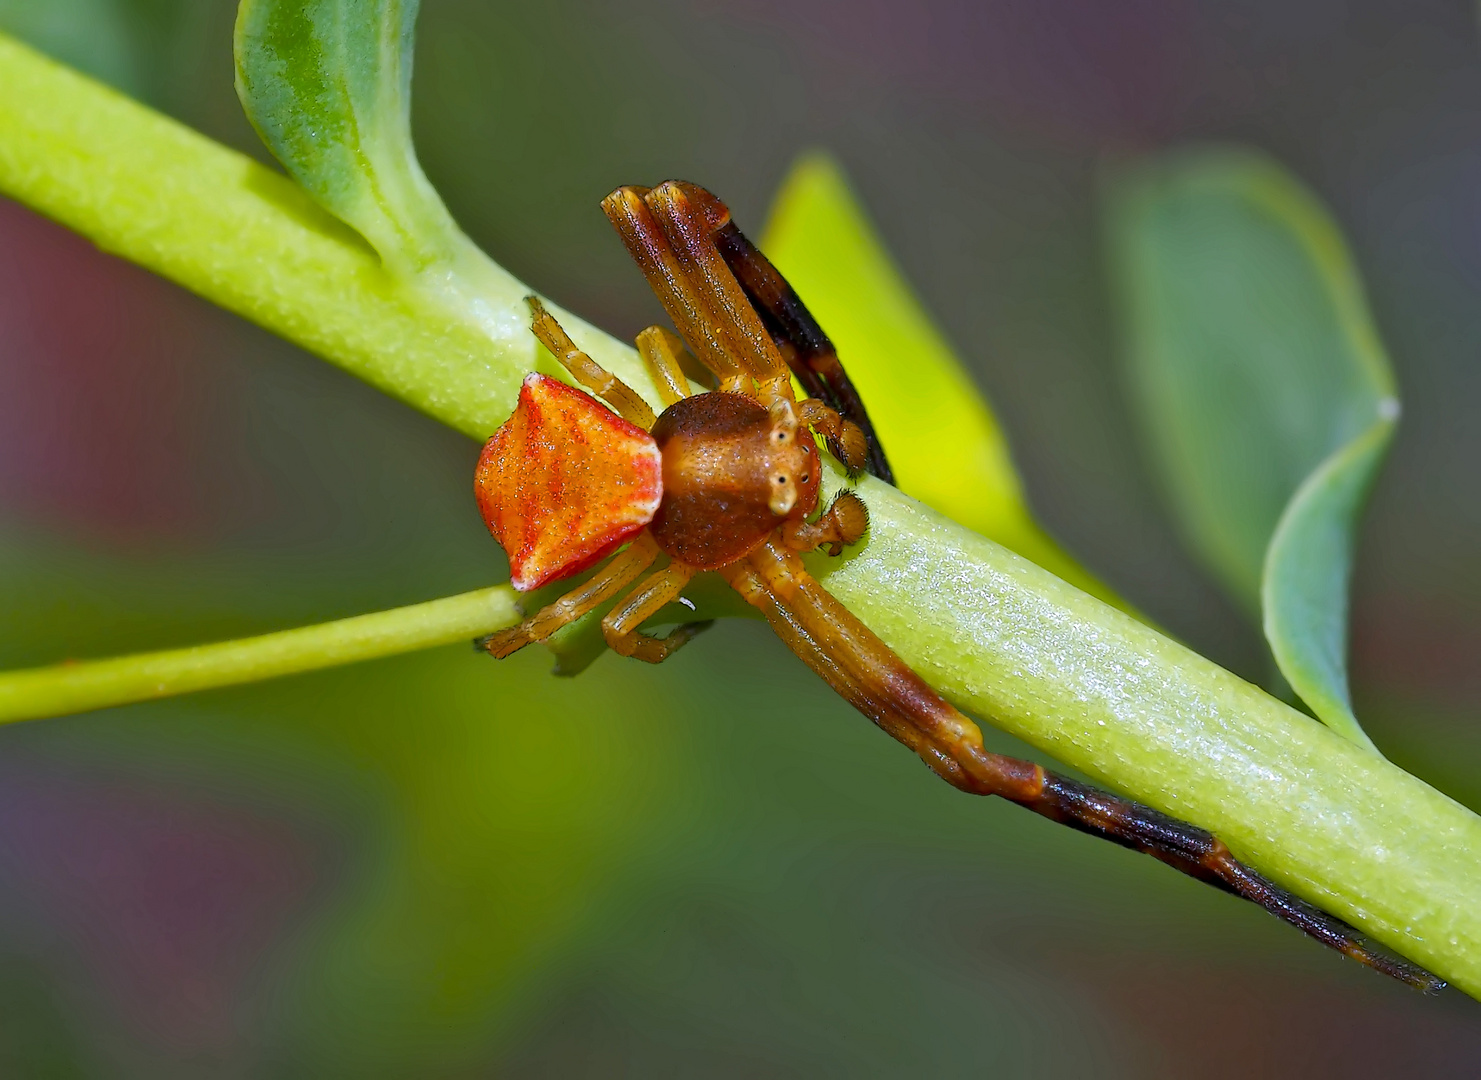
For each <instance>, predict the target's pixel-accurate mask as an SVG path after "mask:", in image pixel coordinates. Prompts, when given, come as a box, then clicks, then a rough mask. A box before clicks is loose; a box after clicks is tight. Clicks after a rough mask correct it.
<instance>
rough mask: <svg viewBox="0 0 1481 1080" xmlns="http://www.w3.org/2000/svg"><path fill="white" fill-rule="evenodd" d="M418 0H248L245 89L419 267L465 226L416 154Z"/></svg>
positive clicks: (328, 184)
mask: <svg viewBox="0 0 1481 1080" xmlns="http://www.w3.org/2000/svg"><path fill="white" fill-rule="evenodd" d="M418 7H419V2H418V0H307V2H304V0H243V2H242V4H241V6H240V8H238V10H237V25H236V67H237V94H238V96H239V97H240V98H241V99H242V107H243V108H244V109H245V110H246V112H247V117H248V119H250V120H251V121H252V124H253V126H254V127H256V128H257V131H258V133H259V134H260V135H261V136H262V141H263V142H265V143H266V144H267V147H268V149H269V150H271V151H272V152H273V154H274V156H276V157H277V159H278V160H279V161H281V162H282V163H283V165H284V167H285V168H287V170H288V172H289V173H290V174H291V175H292V176H293V178H294V179H295V180H297V181H298V182H299V184H301V185H302V186H303V187H304V188H305V189H306V190H307V191H308V192H309V193H310V194H312V195H313V196H314V198H315V199H316V200H317V201H318V202H319V204H320V205H321V206H323V207H324V208H326V209H327V210H329V211H330V212H331V213H333V214H334V215H335V216H336V217H338V218H339V219H340V220H342V221H344V222H346V223H347V224H349V225H351V226H352V227H354V228H355V229H356V230H358V231H359V232H360V234H361V235H362V236H364V237H365V238H366V239H367V240H369V241H370V243H371V244H372V246H374V247H375V249H376V251H377V252H379V253H380V256H381V258H382V259H384V260H385V261H386V263H387V264H388V265H391V266H393V267H395V268H398V269H402V270H407V271H420V270H424V269H426V268H427V267H428V266H429V265H431V264H433V263H436V262H439V261H443V260H445V259H447V258H448V257H450V256H451V255H452V254H453V253H454V252H455V251H456V250H457V248H458V246H459V240H460V237H461V234H460V233H459V232H458V230H457V227H456V226H455V225H454V224H453V221H452V218H451V216H450V215H449V214H448V212H447V209H446V207H444V206H443V204H442V200H441V199H440V198H439V197H438V195H437V192H436V191H434V190H433V188H432V185H431V184H430V183H429V182H428V181H427V178H426V176H425V175H423V173H422V169H421V166H420V165H419V164H417V159H416V152H415V150H414V149H413V147H412V141H411V65H412V39H413V25H414V23H415V21H416V15H417V8H418Z"/></svg>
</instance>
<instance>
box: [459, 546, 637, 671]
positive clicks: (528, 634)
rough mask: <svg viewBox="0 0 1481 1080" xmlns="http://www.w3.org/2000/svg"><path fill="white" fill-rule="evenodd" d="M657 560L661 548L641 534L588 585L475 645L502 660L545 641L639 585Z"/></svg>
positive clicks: (598, 572) (480, 639)
mask: <svg viewBox="0 0 1481 1080" xmlns="http://www.w3.org/2000/svg"><path fill="white" fill-rule="evenodd" d="M656 558H658V545H657V544H655V543H654V542H653V538H652V537H651V536H649V535H648V534H647V533H646V532H644V533H641V534H640V535H639V536H638V538H637V539H636V540H634V541H633V542H632V544H630V545H629V546H628V548H627V550H626V551H623V552H620V553H619V554H618V555H617V556H616V557H615V558H613V559H612V561H611V562H609V563H608V564H607V565H606V566H604V567H603V568H602V569H600V570H598V571H597V573H596V576H595V577H593V578H592V579H591V580H589V581H587V582H586V584H584V585H582V586H580V587H579V588H577V589H573V590H572V591H571V592H568V593H566V595H565V596H562V597H561V598H560V599H559V600H556V601H555V602H554V603H551V604H547V605H546V606H545V607H543V608H541V609H540V610H539V611H537V612H536V613H535V614H533V615H531V616H530V617H529V618H528V619H526V620H525V621H524V622H522V623H520V624H519V625H518V626H511V627H509V628H508V629H507V630H500V631H499V632H498V633H497V634H489V635H488V636H487V637H481V638H479V639H478V640H477V641H475V642H474V643H473V645H474V647H475V648H478V649H482V650H483V651H484V652H487V653H488V654H489V655H491V656H493V657H495V658H497V659H500V660H502V659H503V658H504V657H506V656H508V655H509V654H510V653H513V652H516V651H518V650H519V649H522V648H524V647H525V646H526V645H530V644H533V643H534V642H537V641H544V640H545V639H546V638H548V637H549V636H550V635H551V634H553V633H555V632H556V631H557V630H559V629H560V628H561V627H562V626H565V625H566V624H567V623H571V622H575V621H576V620H577V619H579V618H581V616H583V615H585V614H587V613H588V612H590V611H594V610H595V609H596V608H599V607H601V606H602V604H604V603H606V602H607V601H608V600H610V599H612V597H614V596H616V595H617V594H618V593H620V592H621V591H622V590H623V589H624V588H626V587H627V586H628V585H631V584H632V583H633V582H634V581H636V580H637V579H638V577H639V575H641V574H642V572H643V571H644V570H646V569H648V567H649V566H651V565H652V564H653V560H654V559H656Z"/></svg>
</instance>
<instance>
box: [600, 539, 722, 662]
mask: <svg viewBox="0 0 1481 1080" xmlns="http://www.w3.org/2000/svg"><path fill="white" fill-rule="evenodd" d="M698 572H699V571H698V570H697V569H696V568H695V567H693V566H690V565H688V564H687V563H681V562H677V561H675V562H671V563H669V564H668V566H667V567H665V568H664V569H662V570H659V571H658V572H657V573H655V574H653V575H651V576H650V577H649V578H648V579H647V580H646V581H644V582H643V584H642V585H640V586H639V587H638V588H636V589H634V590H633V591H632V593H630V594H629V595H628V597H627V598H626V599H625V600H623V601H622V603H620V604H618V605H617V606H616V607H615V608H613V609H612V610H611V611H610V612H608V613H607V617H606V618H605V619H603V620H602V635H603V636H604V637H605V638H606V639H607V644H608V645H610V646H611V647H612V650H613V651H614V652H619V653H621V654H622V655H623V656H635V657H637V658H638V659H639V660H646V661H647V662H648V663H650V664H661V663H663V662H664V661H665V660H667V659H668V657H669V655H670V654H671V653H672V652H673V651H674V650H675V649H677V648H679V646H681V645H683V644H685V643H686V642H688V641H690V640H691V639H693V638H694V637H695V635H697V634H699V633H700V632H701V631H704V630H708V629H709V628H710V627H711V626H712V625H714V622H715V620H714V619H706V620H703V621H699V622H690V623H684V624H683V625H682V626H679V627H676V628H675V629H673V630H671V631H669V634H668V636H667V637H661V638H660V637H653V636H652V635H651V634H641V633H639V632H638V627H640V626H642V625H643V623H645V622H647V621H648V620H649V619H651V618H652V617H653V616H654V615H656V614H658V610H659V609H660V608H661V607H663V606H664V605H665V604H668V603H672V602H673V601H675V600H677V599H678V598H679V594H680V593H681V592H683V591H684V586H685V585H688V584H689V581H690V579H691V578H693V577H694V575H695V574H697V573H698Z"/></svg>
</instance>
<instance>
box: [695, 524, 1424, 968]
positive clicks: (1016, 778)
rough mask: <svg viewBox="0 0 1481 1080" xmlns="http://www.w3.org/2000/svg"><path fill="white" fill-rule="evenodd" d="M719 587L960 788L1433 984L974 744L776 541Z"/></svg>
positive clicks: (1087, 794)
mask: <svg viewBox="0 0 1481 1080" xmlns="http://www.w3.org/2000/svg"><path fill="white" fill-rule="evenodd" d="M746 563H748V564H749V565H746V564H734V565H733V566H732V567H727V568H726V569H725V571H723V572H724V573H725V574H726V577H727V580H729V581H730V582H731V584H732V585H733V586H734V587H735V588H736V589H737V590H738V591H739V592H740V593H741V595H742V596H743V597H744V598H745V599H746V600H747V602H749V603H751V604H752V605H753V606H755V607H757V608H759V609H760V610H761V612H762V613H763V614H764V615H765V616H766V619H767V622H769V623H770V624H771V625H772V627H773V629H775V630H776V632H777V634H778V635H779V636H780V637H781V638H782V639H783V640H784V641H786V642H787V644H788V645H789V646H790V647H792V649H793V651H794V652H796V653H797V655H798V656H799V657H800V658H801V659H802V660H803V661H804V662H805V663H807V664H808V666H809V667H811V668H812V669H813V670H814V671H816V672H817V673H818V674H819V675H821V676H822V677H823V679H824V680H826V681H827V682H828V684H829V685H830V686H832V687H833V688H834V689H835V690H837V691H838V692H839V694H841V695H842V696H843V697H844V698H845V699H846V700H847V701H849V703H850V704H852V705H853V706H854V707H855V708H857V709H858V710H859V711H860V712H862V713H864V714H865V715H866V716H868V717H869V718H870V719H871V720H873V721H874V722H875V723H876V724H878V725H879V726H880V727H882V728H883V729H884V730H885V731H887V732H889V733H890V734H891V735H893V736H894V737H895V738H897V739H899V740H900V741H901V742H903V743H905V745H907V746H909V747H910V748H911V749H913V750H915V751H916V753H917V754H919V755H920V756H921V757H922V759H923V760H924V761H925V762H926V764H927V765H928V766H930V767H931V768H932V769H933V770H934V771H935V772H937V774H938V775H940V776H942V777H943V778H944V779H946V780H947V781H948V782H949V783H952V784H953V785H955V786H956V787H958V788H960V789H961V790H963V791H967V792H971V793H973V794H977V795H999V796H1001V797H1002V798H1004V799H1007V800H1009V801H1010V802H1014V803H1017V804H1018V805H1020V806H1022V807H1024V808H1026V809H1029V810H1032V811H1033V812H1035V813H1037V814H1041V815H1043V816H1044V817H1047V818H1050V819H1051V820H1053V821H1058V822H1060V823H1062V824H1065V825H1069V826H1070V827H1071V828H1074V829H1078V830H1080V831H1082V832H1087V833H1090V834H1092V835H1094V836H1099V837H1102V838H1104V839H1107V840H1110V841H1112V842H1113V843H1116V844H1120V845H1122V846H1124V847H1129V848H1132V849H1134V850H1137V851H1141V852H1144V853H1146V854H1149V855H1152V856H1153V857H1155V858H1157V859H1160V860H1161V861H1163V862H1165V863H1167V864H1168V865H1170V866H1173V867H1175V868H1176V869H1178V870H1181V871H1182V872H1183V873H1185V874H1189V875H1190V876H1192V877H1195V878H1198V879H1199V880H1201V881H1205V882H1208V883H1210V884H1213V885H1215V886H1217V887H1218V888H1221V889H1223V890H1225V891H1227V892H1232V893H1234V894H1235V895H1237V896H1241V897H1244V898H1245V899H1246V900H1250V901H1252V902H1254V903H1256V904H1259V905H1260V906H1261V907H1263V908H1265V910H1267V911H1269V912H1270V913H1271V914H1273V915H1275V916H1276V917H1278V918H1280V919H1283V920H1285V921H1286V922H1288V923H1290V924H1292V925H1293V926H1295V927H1296V928H1297V929H1299V930H1302V931H1303V932H1305V933H1306V934H1309V935H1310V936H1311V937H1314V938H1316V940H1318V941H1320V942H1322V944H1324V945H1327V946H1330V947H1331V948H1334V949H1336V950H1338V951H1339V952H1342V953H1344V954H1345V955H1347V956H1350V957H1352V958H1353V959H1355V960H1357V961H1359V962H1360V963H1363V964H1366V965H1367V966H1369V967H1371V968H1374V969H1375V970H1377V971H1380V972H1383V973H1384V974H1385V975H1389V976H1392V977H1393V978H1395V979H1398V980H1400V981H1401V982H1404V983H1407V984H1409V985H1410V986H1413V987H1416V988H1418V989H1421V990H1425V991H1427V992H1434V991H1437V990H1439V989H1440V988H1442V987H1443V986H1444V983H1443V982H1442V981H1441V980H1439V979H1437V978H1436V977H1435V976H1433V975H1431V974H1430V973H1429V972H1427V971H1425V970H1424V969H1423V968H1420V967H1418V966H1417V965H1414V964H1411V963H1409V962H1407V961H1404V960H1401V959H1398V958H1396V957H1392V956H1389V955H1387V954H1385V953H1383V952H1381V951H1378V950H1376V949H1374V948H1373V947H1371V946H1370V945H1369V944H1368V942H1367V941H1365V940H1364V939H1363V937H1362V936H1361V935H1360V934H1359V933H1358V931H1356V930H1355V929H1353V928H1352V927H1350V926H1348V925H1347V924H1346V923H1344V922H1342V921H1341V920H1340V919H1337V918H1334V917H1333V916H1330V915H1327V914H1326V913H1324V912H1322V911H1319V910H1318V909H1316V908H1315V907H1313V906H1311V905H1310V904H1307V903H1306V902H1305V901H1303V900H1300V899H1298V898H1297V897H1295V896H1293V895H1292V894H1291V893H1289V892H1286V891H1285V890H1284V889H1281V888H1280V887H1279V886H1277V885H1275V884H1274V883H1272V882H1270V881H1268V880H1267V879H1266V878H1264V877H1262V876H1261V875H1259V874H1257V873H1256V872H1255V871H1253V870H1251V869H1250V868H1249V867H1247V866H1245V865H1244V864H1243V863H1241V862H1239V861H1238V860H1237V859H1235V858H1234V856H1233V855H1232V854H1231V853H1230V851H1229V849H1228V848H1227V847H1226V846H1225V845H1224V844H1223V842H1222V841H1220V840H1219V839H1218V838H1217V837H1216V836H1214V835H1213V834H1211V833H1209V832H1207V831H1205V830H1203V829H1200V828H1198V827H1196V826H1194V825H1190V824H1187V823H1186V822H1182V821H1178V820H1177V819H1175V818H1171V817H1168V816H1167V815H1165V814H1162V813H1160V812H1158V811H1156V810H1153V809H1152V808H1151V807H1148V806H1143V805H1142V804H1140V803H1137V802H1134V801H1132V800H1130V799H1124V798H1121V797H1120V796H1117V795H1112V794H1110V793H1109V792H1105V791H1101V790H1099V789H1097V788H1094V787H1091V786H1090V785H1088V784H1082V783H1079V782H1078V781H1075V780H1070V779H1068V778H1067V777H1062V776H1058V775H1056V774H1054V773H1051V772H1047V771H1046V770H1045V769H1044V768H1043V767H1042V766H1039V765H1036V764H1034V763H1033V762H1029V761H1021V760H1019V759H1017V758H1010V757H1005V756H1003V755H1001V754H993V753H989V752H988V751H987V750H985V749H984V748H983V746H982V733H981V731H979V730H978V728H977V725H976V724H974V723H972V721H971V720H969V719H967V718H966V717H965V716H963V715H962V714H961V713H960V712H958V711H957V710H956V709H955V708H953V707H952V706H951V705H949V704H948V703H947V702H946V701H945V700H944V699H942V698H941V696H940V695H939V694H937V693H936V692H935V691H934V690H932V689H931V688H930V686H928V685H927V684H926V683H925V681H924V680H923V679H921V677H920V676H919V675H917V674H916V673H915V672H914V671H912V670H911V669H910V668H909V667H908V666H907V665H906V664H905V662H904V661H902V660H901V659H900V658H899V657H897V656H896V655H895V654H894V653H893V652H892V651H891V650H890V648H889V646H887V645H885V644H884V642H883V641H881V640H880V639H879V638H878V637H877V636H876V635H875V634H874V633H873V631H871V630H870V629H869V628H868V627H866V626H865V625H864V624H863V623H861V622H860V621H859V620H858V619H856V618H855V617H854V616H853V615H852V614H851V613H850V612H849V611H848V609H847V608H845V607H844V606H843V605H842V604H840V603H839V602H838V601H837V600H835V599H834V598H833V597H832V596H831V595H829V594H828V593H827V591H826V590H824V589H823V588H822V586H821V585H819V584H818V583H817V582H816V581H815V580H813V578H812V577H811V575H809V574H808V573H807V571H806V569H804V568H803V566H802V563H801V560H800V559H798V557H797V556H796V554H795V553H793V552H791V551H788V550H786V548H784V547H781V546H779V545H778V544H776V543H775V542H771V543H768V544H767V545H765V546H764V547H762V548H760V549H759V550H758V551H756V552H755V553H753V554H752V555H750V556H749V557H748V559H747V560H746Z"/></svg>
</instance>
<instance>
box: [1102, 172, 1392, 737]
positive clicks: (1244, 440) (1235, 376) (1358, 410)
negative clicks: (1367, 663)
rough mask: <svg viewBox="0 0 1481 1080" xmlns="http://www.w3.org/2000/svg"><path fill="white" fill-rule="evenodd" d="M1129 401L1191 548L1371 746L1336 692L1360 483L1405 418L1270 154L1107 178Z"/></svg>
mask: <svg viewBox="0 0 1481 1080" xmlns="http://www.w3.org/2000/svg"><path fill="white" fill-rule="evenodd" d="M1108 218H1109V227H1110V238H1111V254H1112V262H1113V267H1114V274H1115V285H1116V287H1117V289H1118V290H1119V293H1120V299H1121V308H1122V316H1123V320H1124V323H1125V327H1126V331H1127V348H1126V350H1125V359H1126V368H1127V374H1128V376H1129V383H1130V386H1131V390H1132V399H1133V402H1134V404H1135V406H1136V407H1137V408H1138V410H1139V412H1140V417H1141V423H1142V426H1143V428H1144V430H1145V432H1146V434H1147V437H1148V442H1149V445H1150V448H1151V451H1152V457H1153V460H1154V463H1155V465H1156V467H1157V469H1158V470H1159V472H1160V473H1161V476H1162V480H1163V481H1164V483H1165V486H1166V488H1167V490H1168V492H1169V495H1170V497H1171V502H1172V507H1173V510H1174V513H1175V515H1176V517H1177V519H1178V522H1179V524H1180V525H1181V527H1182V529H1183V531H1184V532H1185V534H1186V536H1187V538H1188V540H1189V541H1190V543H1191V546H1192V548H1193V550H1194V552H1195V553H1196V554H1197V555H1198V556H1199V558H1201V559H1202V561H1203V562H1204V563H1205V564H1206V565H1207V566H1208V567H1209V569H1210V570H1211V571H1212V572H1213V573H1214V575H1215V576H1216V577H1217V578H1218V579H1219V581H1220V582H1221V583H1222V584H1223V585H1224V587H1225V589H1226V590H1227V591H1228V592H1229V594H1230V595H1231V596H1232V597H1233V598H1234V599H1235V600H1236V601H1237V602H1239V603H1240V604H1241V605H1243V606H1244V607H1245V608H1246V610H1247V611H1249V612H1250V614H1251V615H1252V616H1254V615H1256V614H1257V613H1261V612H1262V611H1263V622H1264V628H1265V636H1266V640H1267V641H1268V642H1269V644H1270V648H1271V651H1272V653H1273V654H1274V657H1275V660H1276V663H1277V664H1278V665H1279V667H1280V671H1281V673H1282V674H1283V675H1284V676H1285V678H1286V679H1287V680H1288V681H1289V682H1290V684H1291V686H1292V688H1293V689H1294V690H1295V691H1296V692H1297V693H1298V694H1300V696H1301V698H1302V699H1303V700H1304V701H1305V702H1306V703H1307V704H1308V705H1309V706H1310V707H1311V708H1312V710H1313V711H1314V712H1315V713H1316V714H1317V716H1318V717H1319V718H1320V719H1321V720H1322V721H1323V722H1324V723H1326V724H1327V725H1329V726H1330V727H1332V728H1334V729H1335V730H1337V731H1339V732H1341V733H1342V734H1343V735H1345V736H1347V737H1348V738H1349V739H1352V740H1353V741H1354V742H1356V743H1358V744H1360V745H1363V746H1367V747H1370V748H1371V747H1372V743H1371V742H1370V741H1369V740H1368V737H1367V736H1366V735H1365V734H1364V733H1363V731H1362V729H1361V728H1360V727H1359V726H1358V722H1357V718H1356V717H1355V716H1354V715H1353V712H1352V705H1351V701H1350V698H1349V695H1348V690H1347V663H1346V646H1347V583H1348V579H1349V577H1350V574H1351V569H1352V547H1353V539H1352V537H1353V530H1354V528H1355V526H1356V522H1357V516H1358V512H1359V509H1360V507H1361V504H1362V500H1363V496H1364V494H1365V493H1366V491H1367V489H1368V486H1369V484H1370V482H1371V480H1372V478H1373V474H1374V472H1375V470H1376V469H1377V467H1378V464H1379V462H1380V461H1381V460H1382V457H1383V453H1384V450H1385V449H1386V448H1387V446H1388V442H1389V439H1390V436H1391V435H1392V432H1393V428H1394V423H1395V421H1396V418H1397V416H1398V399H1397V397H1396V395H1395V390H1394V382H1393V376H1392V374H1391V372H1390V371H1389V367H1388V361H1387V359H1386V358H1385V355H1384V352H1383V347H1382V345H1381V344H1380V343H1379V340H1378V335H1377V333H1376V331H1375V329H1374V327H1373V323H1372V320H1371V319H1370V317H1369V315H1368V313H1367V309H1366V306H1365V304H1364V300H1363V293H1362V287H1361V285H1360V283H1359V281H1358V277H1357V273H1356V271H1355V270H1354V269H1353V264H1352V260H1351V258H1350V256H1349V255H1348V252H1347V249H1346V247H1345V245H1344V244H1343V241H1342V237H1341V236H1340V234H1339V233H1338V231H1337V228H1336V226H1335V225H1334V224H1333V223H1332V221H1331V219H1330V218H1329V217H1328V215H1327V214H1326V212H1325V211H1324V209H1323V208H1322V207H1321V205H1320V204H1319V203H1318V202H1317V201H1316V199H1315V198H1313V197H1312V195H1310V194H1309V193H1308V192H1307V191H1306V190H1305V189H1304V188H1303V187H1301V185H1300V184H1299V183H1297V182H1296V181H1295V180H1294V179H1292V178H1291V177H1290V176H1289V175H1288V174H1287V173H1285V172H1284V171H1283V170H1282V169H1281V168H1280V167H1279V166H1278V165H1276V164H1274V163H1273V162H1270V161H1269V160H1267V159H1265V158H1263V157H1259V156H1257V155H1255V154H1252V153H1249V152H1245V151H1239V150H1202V151H1197V152H1185V153H1180V154H1174V155H1170V156H1167V157H1164V158H1161V159H1156V160H1154V161H1152V162H1151V163H1148V164H1143V165H1141V166H1139V167H1135V168H1133V169H1131V170H1129V171H1127V172H1126V173H1124V174H1123V175H1122V176H1121V177H1120V178H1118V179H1117V180H1116V182H1115V183H1114V184H1113V185H1112V187H1111V189H1110V195H1109V199H1108Z"/></svg>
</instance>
